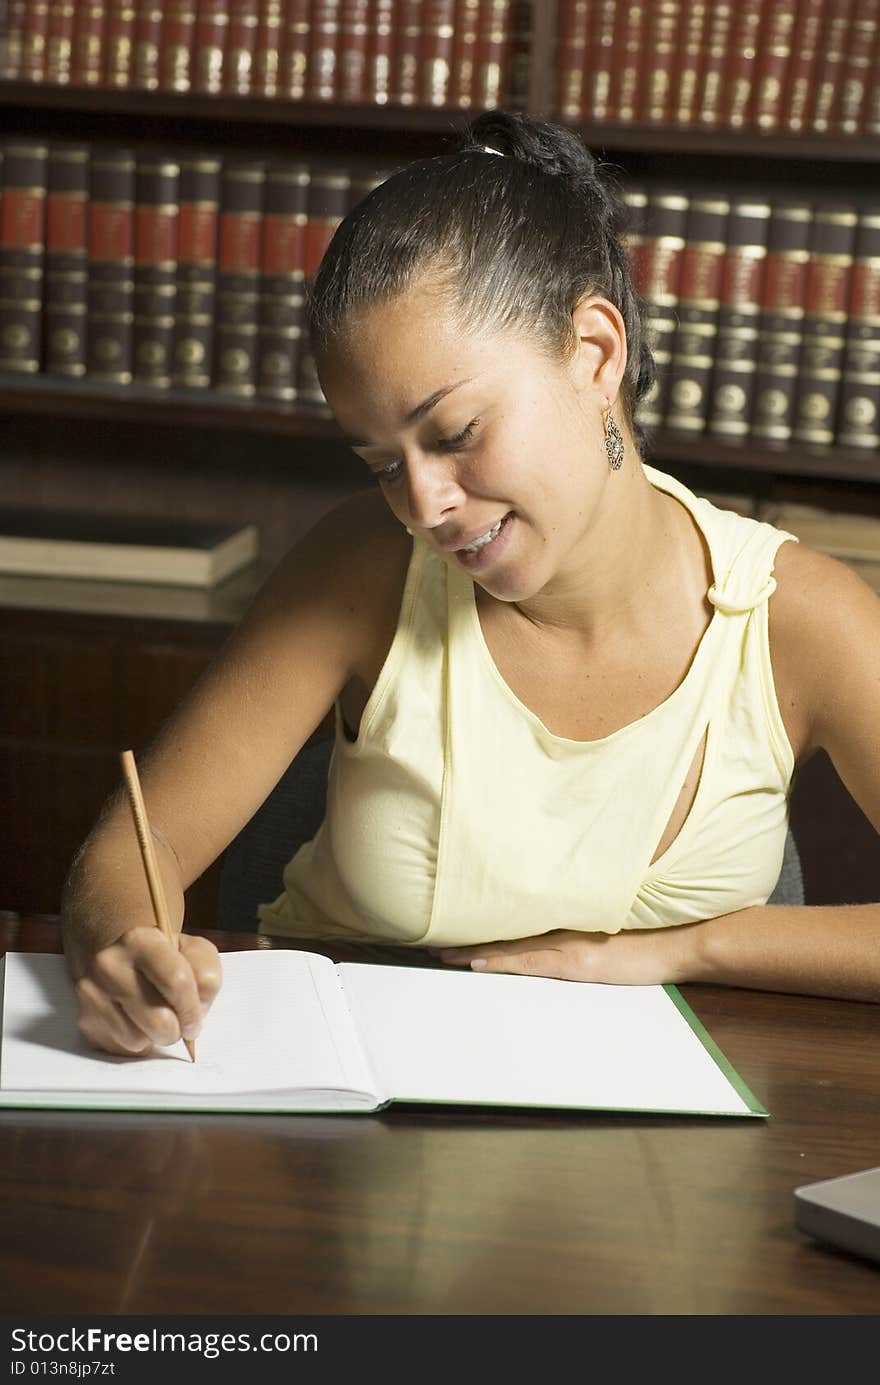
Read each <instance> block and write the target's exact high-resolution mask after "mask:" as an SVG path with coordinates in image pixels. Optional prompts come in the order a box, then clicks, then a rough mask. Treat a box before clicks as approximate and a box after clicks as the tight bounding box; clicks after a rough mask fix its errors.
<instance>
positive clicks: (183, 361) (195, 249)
mask: <svg viewBox="0 0 880 1385" xmlns="http://www.w3.org/2000/svg"><path fill="white" fill-rule="evenodd" d="M220 167H221V165H220V160H219V159H218V158H213V157H212V156H210V155H207V154H203V153H198V154H185V155H184V156H183V157H182V158H181V160H180V188H179V195H180V218H179V222H178V231H177V293H176V295H175V322H174V346H173V352H172V370H171V379H172V384H174V385H181V386H184V387H186V388H188V389H208V388H209V387H210V385H211V369H212V351H213V344H214V316H215V304H216V293H217V246H218V228H219V219H220Z"/></svg>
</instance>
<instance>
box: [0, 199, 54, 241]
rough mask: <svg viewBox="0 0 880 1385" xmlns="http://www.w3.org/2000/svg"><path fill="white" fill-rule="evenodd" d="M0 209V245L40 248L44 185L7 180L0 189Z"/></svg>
mask: <svg viewBox="0 0 880 1385" xmlns="http://www.w3.org/2000/svg"><path fill="white" fill-rule="evenodd" d="M0 210H2V232H0V245H2V246H3V248H4V249H5V250H35V251H40V250H42V247H43V224H44V217H45V211H46V190H45V188H39V187H33V188H19V187H10V186H9V185H8V184H7V186H6V187H5V188H4V189H3V201H2V203H0Z"/></svg>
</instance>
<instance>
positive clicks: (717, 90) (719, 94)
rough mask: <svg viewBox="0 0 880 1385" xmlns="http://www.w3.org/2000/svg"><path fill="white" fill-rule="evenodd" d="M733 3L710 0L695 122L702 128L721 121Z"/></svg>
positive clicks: (724, 0)
mask: <svg viewBox="0 0 880 1385" xmlns="http://www.w3.org/2000/svg"><path fill="white" fill-rule="evenodd" d="M733 16H734V7H733V5H732V4H731V3H730V2H729V0H713V3H712V5H711V7H710V10H709V22H708V25H707V28H706V47H705V52H704V55H703V75H702V79H701V81H700V98H699V103H698V116H697V122H698V124H699V126H700V128H701V129H703V130H717V129H719V128H720V126H721V124H722V119H723V116H722V109H723V105H724V89H725V81H726V71H727V56H728V53H729V51H730V42H731V31H732V28H733Z"/></svg>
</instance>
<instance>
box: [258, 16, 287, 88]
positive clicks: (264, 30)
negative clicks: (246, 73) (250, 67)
mask: <svg viewBox="0 0 880 1385" xmlns="http://www.w3.org/2000/svg"><path fill="white" fill-rule="evenodd" d="M283 38H284V5H283V0H260V15H259V22H258V24H257V42H256V48H255V50H254V77H253V91H254V95H255V96H267V97H273V96H280V95H281V47H282V42H283Z"/></svg>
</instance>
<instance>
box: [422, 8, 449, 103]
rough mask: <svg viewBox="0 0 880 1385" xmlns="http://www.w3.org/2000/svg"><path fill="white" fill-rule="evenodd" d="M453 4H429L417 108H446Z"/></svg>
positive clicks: (425, 20) (423, 38) (424, 30)
mask: <svg viewBox="0 0 880 1385" xmlns="http://www.w3.org/2000/svg"><path fill="white" fill-rule="evenodd" d="M454 21H455V0H428V3H427V4H426V6H425V11H424V25H423V29H422V46H421V63H420V85H419V98H418V99H419V104H420V105H422V106H448V105H449V99H450V80H451V72H452V44H453V39H454V35H455V30H454Z"/></svg>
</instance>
